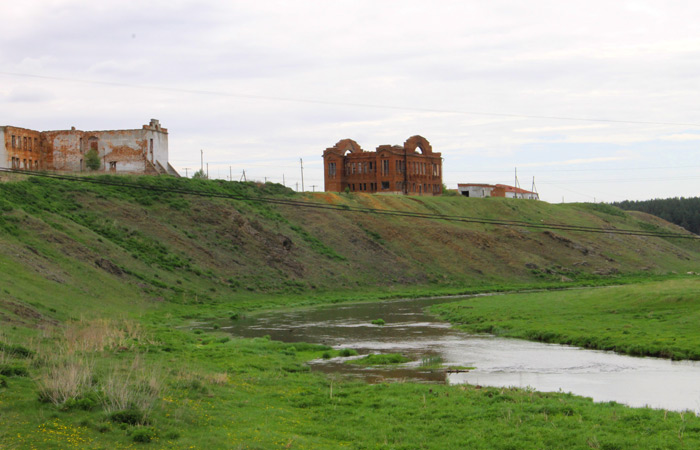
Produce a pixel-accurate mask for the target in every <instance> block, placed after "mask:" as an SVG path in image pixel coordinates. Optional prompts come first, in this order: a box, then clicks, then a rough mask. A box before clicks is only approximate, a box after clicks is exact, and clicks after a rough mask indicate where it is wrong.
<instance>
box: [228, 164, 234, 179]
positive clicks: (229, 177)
mask: <svg viewBox="0 0 700 450" xmlns="http://www.w3.org/2000/svg"><path fill="white" fill-rule="evenodd" d="M228 181H233V172H231V166H228Z"/></svg>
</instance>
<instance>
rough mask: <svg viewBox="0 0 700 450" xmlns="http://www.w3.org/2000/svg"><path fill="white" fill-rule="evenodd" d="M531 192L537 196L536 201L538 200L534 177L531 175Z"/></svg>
mask: <svg viewBox="0 0 700 450" xmlns="http://www.w3.org/2000/svg"><path fill="white" fill-rule="evenodd" d="M532 192H534V193H535V194H537V199H538V200H539V198H540V194H539V193H538V192H537V187H536V186H535V177H534V175H533V177H532Z"/></svg>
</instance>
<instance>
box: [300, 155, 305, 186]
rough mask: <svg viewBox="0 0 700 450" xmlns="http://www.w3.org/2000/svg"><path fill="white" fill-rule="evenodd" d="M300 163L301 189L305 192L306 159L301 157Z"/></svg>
mask: <svg viewBox="0 0 700 450" xmlns="http://www.w3.org/2000/svg"><path fill="white" fill-rule="evenodd" d="M299 164H300V165H301V191H302V192H304V160H303V159H301V158H299Z"/></svg>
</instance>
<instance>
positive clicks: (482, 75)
mask: <svg viewBox="0 0 700 450" xmlns="http://www.w3.org/2000/svg"><path fill="white" fill-rule="evenodd" d="M2 2H3V6H2V10H3V26H2V27H0V124H1V125H13V126H19V127H24V128H30V129H34V130H40V131H44V130H56V129H68V128H70V127H71V126H75V127H76V128H78V129H80V130H105V129H134V128H141V126H142V125H143V124H147V123H148V122H149V120H150V119H151V118H156V119H159V120H160V122H161V124H162V126H163V127H166V128H167V129H168V131H169V151H170V162H171V164H172V165H173V166H174V167H175V168H176V169H177V170H178V171H179V172H181V173H182V174H183V175H184V174H185V173H187V174H189V175H190V176H191V175H192V173H193V171H195V170H198V169H199V168H200V164H201V157H202V155H203V159H204V162H205V164H208V170H209V175H210V177H211V178H222V179H233V180H240V179H242V177H243V172H244V171H245V176H246V179H248V180H258V181H266V180H267V181H272V182H278V183H282V182H284V183H285V185H287V186H290V187H292V188H294V189H298V190H300V189H301V165H302V161H303V175H304V189H305V190H307V191H312V190H313V191H320V190H323V165H322V154H323V150H324V149H326V148H327V147H331V146H333V145H334V144H335V143H336V142H338V141H340V140H341V139H345V138H350V139H353V140H355V141H357V142H358V143H359V144H360V145H361V146H362V148H363V149H364V150H369V151H373V150H375V148H376V147H377V146H379V145H383V144H391V145H402V144H403V143H404V141H405V140H406V139H408V138H409V137H411V136H413V135H416V134H419V135H421V136H423V137H425V138H426V139H428V141H429V142H430V143H431V145H432V147H433V151H434V152H440V153H441V154H442V157H443V182H444V183H445V184H446V185H447V187H448V188H451V189H454V188H456V187H457V183H491V184H496V183H503V184H510V185H512V184H514V183H515V174H516V169H517V177H518V181H519V184H520V186H521V187H523V188H526V189H530V188H532V186H533V180H534V186H535V189H536V190H537V191H538V192H539V194H540V197H541V199H542V200H545V201H548V202H553V203H559V202H594V201H595V202H601V201H604V202H612V201H621V200H644V199H651V198H666V197H675V196H684V197H692V196H699V195H700V150H699V146H700V27H699V26H698V24H697V18H698V17H700V2H694V1H681V0H679V1H671V2H669V1H643V0H639V1H632V0H630V1H625V0H616V1H612V2H611V1H609V0H607V1H598V0H586V1H573V0H569V1H561V0H552V1H547V0H530V1H527V2H524V1H515V0H509V1H505V0H490V1H481V0H478V1H477V0H459V1H451V0H440V1H436V2H427V1H414V0H401V1H388V0H371V1H366V0H350V1H345V0H333V1H328V0H323V1H315V0H314V1H310V0H295V1H271V0H270V1H268V0H258V1H254V2H253V1H236V0H234V1H203V0H197V1H180V0H167V1H143V0H142V1H129V0H118V1H117V0H100V1H83V0H43V1H37V0H23V1H21V2H10V1H9V0H2ZM205 170H206V167H205Z"/></svg>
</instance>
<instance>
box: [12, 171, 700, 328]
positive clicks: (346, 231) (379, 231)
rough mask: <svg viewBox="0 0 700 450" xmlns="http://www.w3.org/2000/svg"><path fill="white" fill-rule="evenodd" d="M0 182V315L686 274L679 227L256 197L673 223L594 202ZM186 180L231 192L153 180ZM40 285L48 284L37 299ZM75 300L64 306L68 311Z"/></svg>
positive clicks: (52, 316)
mask: <svg viewBox="0 0 700 450" xmlns="http://www.w3.org/2000/svg"><path fill="white" fill-rule="evenodd" d="M91 180H92V181H101V182H117V183H123V182H127V183H134V184H137V185H139V186H141V187H142V188H143V189H134V188H130V187H115V186H105V185H102V184H93V183H83V182H75V181H66V180H56V179H49V178H39V177H36V178H29V179H24V180H21V181H12V182H5V183H0V212H1V214H0V239H1V240H0V243H1V245H0V268H2V270H0V285H1V286H3V288H2V296H1V297H0V298H2V300H1V301H0V320H2V321H6V322H7V321H10V322H18V323H23V324H37V323H40V322H41V321H49V322H50V321H54V320H63V319H65V318H67V317H68V315H70V314H74V312H75V311H80V313H81V314H88V313H89V312H90V311H91V310H94V309H95V308H99V310H100V311H101V312H104V311H105V310H107V311H109V310H114V311H124V310H129V311H139V310H148V309H149V308H152V307H154V306H157V305H158V303H159V302H163V301H166V302H172V303H183V304H188V303H231V302H234V303H235V302H237V301H241V299H247V298H252V297H256V296H258V297H260V296H261V295H264V296H266V297H265V298H269V294H287V295H294V294H304V295H307V296H308V295H320V294H322V293H325V292H338V291H345V292H348V293H352V292H356V293H360V292H368V291H384V292H386V291H389V292H390V291H392V290H394V291H406V290H407V289H408V288H411V289H422V290H424V291H426V292H438V291H442V290H447V291H450V290H452V291H454V290H459V289H465V288H466V287H470V288H478V287H480V286H481V287H483V286H490V287H493V286H498V285H506V284H507V285H514V284H528V283H541V282H551V283H555V284H567V283H570V282H581V281H586V282H590V283H595V282H597V281H600V280H605V279H607V278H610V277H611V276H613V277H614V276H620V275H628V274H641V273H646V274H665V273H668V272H672V271H676V272H685V271H689V270H697V269H698V267H697V261H698V260H699V259H700V258H699V256H700V243H698V242H697V241H691V240H683V239H661V238H655V237H640V236H625V235H616V234H608V233H603V234H600V233H597V234H591V233H577V232H571V231H561V230H547V229H528V228H519V227H502V226H494V225H488V224H487V225H484V224H475V223H463V222H455V221H447V220H428V219H422V218H415V217H398V216H385V215H377V214H367V213H357V212H352V211H350V210H342V209H341V210H340V211H338V210H336V211H333V210H325V209H318V208H309V207H298V206H289V205H278V204H274V203H266V202H261V201H259V200H261V199H272V200H274V199H278V200H280V199H281V200H302V201H306V202H311V203H313V204H317V205H340V206H341V207H343V205H344V207H347V208H373V209H377V210H401V211H410V212H415V213H426V214H442V215H450V216H464V217H472V218H486V219H499V220H518V221H524V222H528V223H534V224H541V223H557V224H569V225H577V226H588V227H596V228H624V229H635V230H647V231H648V230H666V231H672V232H678V233H683V232H684V231H683V230H681V229H680V228H678V227H676V226H673V225H670V224H668V223H666V222H664V221H662V220H660V219H657V218H655V217H653V216H649V215H645V214H642V213H634V212H623V211H621V210H618V209H616V208H613V207H610V206H608V205H601V204H562V205H552V204H548V203H544V202H534V201H523V200H512V199H496V198H489V199H470V198H464V197H439V198H432V197H398V196H379V195H362V194H352V195H346V194H331V193H318V194H311V193H306V194H297V193H294V192H292V191H290V190H288V189H286V188H284V187H282V186H280V185H274V184H267V185H258V184H254V183H235V182H234V183H230V182H220V181H202V180H188V179H171V178H152V177H98V178H93V179H91ZM163 188H167V189H178V190H180V191H182V190H185V191H188V190H196V191H198V192H207V193H209V194H211V195H220V196H221V195H223V196H236V197H238V199H229V198H215V197H210V196H208V195H207V196H201V195H200V196H193V195H187V194H183V193H179V192H178V193H172V192H158V191H156V190H154V189H163ZM47 293H50V296H48V297H47ZM76 305H77V308H76Z"/></svg>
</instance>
